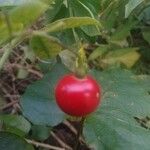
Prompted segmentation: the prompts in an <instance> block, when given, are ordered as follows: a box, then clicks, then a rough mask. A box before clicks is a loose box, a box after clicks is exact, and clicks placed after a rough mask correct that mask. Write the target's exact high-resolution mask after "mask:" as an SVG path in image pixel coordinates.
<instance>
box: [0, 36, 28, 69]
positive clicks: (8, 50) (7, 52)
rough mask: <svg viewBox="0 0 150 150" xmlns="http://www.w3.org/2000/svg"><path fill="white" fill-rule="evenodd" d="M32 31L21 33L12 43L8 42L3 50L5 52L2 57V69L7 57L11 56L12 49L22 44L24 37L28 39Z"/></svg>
mask: <svg viewBox="0 0 150 150" xmlns="http://www.w3.org/2000/svg"><path fill="white" fill-rule="evenodd" d="M30 35H31V33H24V34H22V35H20V36H19V37H18V38H15V39H14V40H12V41H11V43H9V44H7V45H6V46H5V47H4V48H3V50H4V54H3V55H2V57H1V59H0V71H1V70H2V69H3V66H4V64H5V62H6V61H7V59H8V58H9V55H10V54H11V51H12V49H13V48H15V47H16V46H17V45H18V44H20V43H21V42H22V41H24V39H26V38H27V37H28V36H30Z"/></svg>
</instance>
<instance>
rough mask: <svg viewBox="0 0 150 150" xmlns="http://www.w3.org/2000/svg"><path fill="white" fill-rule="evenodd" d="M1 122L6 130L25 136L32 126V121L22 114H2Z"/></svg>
mask: <svg viewBox="0 0 150 150" xmlns="http://www.w3.org/2000/svg"><path fill="white" fill-rule="evenodd" d="M0 122H1V123H2V126H3V128H4V130H5V131H7V132H11V133H15V134H17V135H19V136H25V135H26V134H27V133H28V132H29V131H30V128H31V125H30V123H29V122H28V121H27V120H26V119H25V118H24V117H22V116H17V115H0Z"/></svg>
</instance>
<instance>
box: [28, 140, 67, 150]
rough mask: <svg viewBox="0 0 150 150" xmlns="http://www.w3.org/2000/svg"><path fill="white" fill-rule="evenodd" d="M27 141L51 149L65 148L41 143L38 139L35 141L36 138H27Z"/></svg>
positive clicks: (62, 149)
mask: <svg viewBox="0 0 150 150" xmlns="http://www.w3.org/2000/svg"><path fill="white" fill-rule="evenodd" d="M26 141H27V142H28V143H30V144H32V145H34V146H36V147H42V148H46V149H50V150H65V149H64V148H59V147H56V146H52V145H49V144H45V143H40V142H37V141H34V140H29V139H26Z"/></svg>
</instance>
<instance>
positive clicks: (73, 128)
mask: <svg viewBox="0 0 150 150" xmlns="http://www.w3.org/2000/svg"><path fill="white" fill-rule="evenodd" d="M63 124H64V125H66V126H67V127H68V128H69V129H70V130H71V131H72V132H73V133H74V134H75V135H77V130H76V128H75V127H74V126H73V125H72V124H71V123H70V122H69V121H67V120H65V121H64V122H63ZM79 140H80V141H81V142H85V141H84V139H83V138H82V136H80V138H79Z"/></svg>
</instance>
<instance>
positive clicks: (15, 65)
mask: <svg viewBox="0 0 150 150" xmlns="http://www.w3.org/2000/svg"><path fill="white" fill-rule="evenodd" d="M9 66H11V67H16V68H20V69H25V70H27V71H28V72H30V73H32V74H35V75H37V76H38V77H40V78H42V77H43V74H42V73H41V72H39V71H37V70H34V69H32V68H31V67H29V66H28V67H25V66H22V65H20V64H9Z"/></svg>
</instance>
